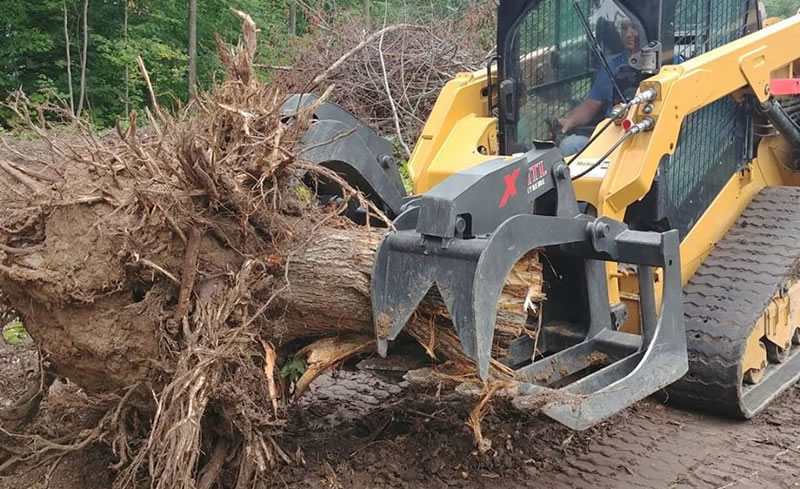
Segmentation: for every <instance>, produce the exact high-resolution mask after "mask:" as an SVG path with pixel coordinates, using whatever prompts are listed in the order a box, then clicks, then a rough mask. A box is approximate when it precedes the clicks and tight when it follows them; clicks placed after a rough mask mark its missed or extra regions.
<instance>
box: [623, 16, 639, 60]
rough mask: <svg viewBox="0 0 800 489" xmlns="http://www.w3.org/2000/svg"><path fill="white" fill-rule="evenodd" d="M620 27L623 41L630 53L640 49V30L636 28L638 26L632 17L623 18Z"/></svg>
mask: <svg viewBox="0 0 800 489" xmlns="http://www.w3.org/2000/svg"><path fill="white" fill-rule="evenodd" d="M620 28H621V30H622V32H621V34H622V43H623V44H624V45H625V49H626V50H627V51H628V53H635V52H637V51H639V31H637V30H636V26H634V25H633V22H632V21H631V19H628V18H625V19H623V20H622V23H621V24H620Z"/></svg>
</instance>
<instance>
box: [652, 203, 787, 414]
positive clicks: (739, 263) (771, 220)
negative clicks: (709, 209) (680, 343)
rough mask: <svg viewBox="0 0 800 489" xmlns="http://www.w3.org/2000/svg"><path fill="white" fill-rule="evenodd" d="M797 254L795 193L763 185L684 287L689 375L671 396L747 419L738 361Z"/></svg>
mask: <svg viewBox="0 0 800 489" xmlns="http://www.w3.org/2000/svg"><path fill="white" fill-rule="evenodd" d="M798 256H800V188H797V187H767V188H765V189H764V190H762V191H761V192H760V193H759V194H758V195H756V196H755V198H754V199H753V201H752V202H751V203H750V205H749V206H748V207H747V209H746V210H745V211H744V212H743V213H742V215H741V216H740V217H739V219H738V220H737V221H736V223H735V224H734V226H733V228H732V229H731V230H730V231H729V232H728V233H727V234H726V235H725V237H724V238H723V239H722V240H721V241H720V242H719V243H717V246H716V247H715V248H714V250H712V252H711V254H710V255H709V257H708V258H707V259H706V260H705V262H703V264H702V265H701V266H700V268H699V269H698V270H697V272H696V273H695V275H694V276H693V277H692V278H691V279H690V280H689V283H688V284H687V285H686V287H685V288H684V315H685V319H686V322H685V325H686V335H687V346H688V349H689V372H688V373H687V374H686V376H684V377H683V378H682V379H681V380H679V381H678V382H676V383H675V384H673V385H671V386H670V387H669V388H668V389H667V391H668V393H669V395H670V398H671V399H673V400H675V401H677V402H678V403H680V404H683V405H686V406H688V407H691V408H695V409H702V410H704V411H709V412H712V413H715V414H726V415H729V416H737V417H750V416H752V415H753V414H755V413H754V412H751V411H752V410H751V409H748V408H746V407H745V406H744V405H743V403H742V395H743V390H742V372H741V371H740V364H741V358H742V356H743V355H744V351H745V346H746V343H747V339H748V338H749V337H750V334H751V332H752V331H753V328H754V327H755V323H756V321H757V320H758V318H759V317H761V315H762V313H763V312H764V310H765V308H766V307H767V306H768V304H769V301H770V300H771V299H772V297H774V296H775V294H776V293H777V291H778V287H779V286H780V285H781V284H782V283H783V282H784V280H785V278H786V277H787V276H789V275H790V274H792V273H793V271H794V269H795V264H796V263H797V258H798ZM770 367H774V368H775V367H777V366H774V365H772V364H770ZM767 381H768V378H765V379H764V380H763V381H762V382H767Z"/></svg>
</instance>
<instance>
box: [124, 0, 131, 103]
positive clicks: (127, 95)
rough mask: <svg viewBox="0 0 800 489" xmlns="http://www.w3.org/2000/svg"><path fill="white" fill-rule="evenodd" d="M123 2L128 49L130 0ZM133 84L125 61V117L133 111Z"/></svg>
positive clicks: (125, 37) (125, 36)
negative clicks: (131, 84)
mask: <svg viewBox="0 0 800 489" xmlns="http://www.w3.org/2000/svg"><path fill="white" fill-rule="evenodd" d="M122 3H123V9H124V10H123V13H122V15H123V17H122V40H123V42H124V43H125V50H126V51H127V49H128V0H122ZM130 97H131V86H130V68H129V67H128V64H127V63H125V117H128V116H129V115H130V113H131V104H130V100H131V99H130Z"/></svg>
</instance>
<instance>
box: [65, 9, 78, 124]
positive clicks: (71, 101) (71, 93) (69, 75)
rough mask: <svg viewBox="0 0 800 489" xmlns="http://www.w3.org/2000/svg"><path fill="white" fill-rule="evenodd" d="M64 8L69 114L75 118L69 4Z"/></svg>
mask: <svg viewBox="0 0 800 489" xmlns="http://www.w3.org/2000/svg"><path fill="white" fill-rule="evenodd" d="M62 5H63V7H64V42H65V44H66V52H67V87H68V88H69V113H70V115H71V116H72V117H75V92H74V90H73V89H72V59H71V56H70V52H69V23H68V21H69V17H68V16H67V2H66V0H64V2H63V3H62Z"/></svg>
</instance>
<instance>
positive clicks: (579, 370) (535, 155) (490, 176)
mask: <svg viewBox="0 0 800 489" xmlns="http://www.w3.org/2000/svg"><path fill="white" fill-rule="evenodd" d="M404 209H405V210H404V212H403V213H402V214H400V216H399V217H398V218H397V219H396V220H395V222H394V225H395V229H394V230H392V231H390V232H389V233H388V234H387V235H386V237H385V239H384V240H383V242H382V244H381V245H380V247H379V249H378V252H377V256H376V260H375V266H374V270H373V275H372V307H373V315H374V321H375V332H376V335H377V341H378V350H379V353H380V354H381V355H386V354H387V349H388V342H389V341H390V340H394V339H395V338H397V336H398V334H400V332H401V331H402V329H403V328H404V326H405V325H406V323H407V322H408V320H409V318H410V317H411V315H412V314H413V313H414V311H415V310H416V309H417V307H418V305H419V303H420V301H422V299H423V298H424V297H425V295H426V294H427V293H428V291H429V290H430V289H431V288H432V287H434V286H435V287H436V288H437V289H438V291H439V293H440V294H441V297H442V299H443V301H444V303H445V305H446V306H447V309H448V311H449V312H450V316H451V318H452V320H453V326H454V327H455V329H456V331H457V333H458V336H459V338H460V340H461V344H462V346H463V349H464V352H465V353H466V354H467V355H468V356H469V357H470V358H472V359H473V360H474V361H475V362H476V364H477V366H478V373H479V375H480V377H481V378H482V379H486V378H487V376H488V372H489V360H490V355H491V346H492V340H493V336H494V323H495V316H496V314H497V303H498V299H499V297H500V294H501V291H502V289H503V285H504V283H505V280H506V277H507V276H508V274H509V272H510V271H511V269H512V267H513V266H514V265H515V264H516V263H517V261H518V260H520V258H522V257H523V256H524V255H526V254H527V253H528V252H529V251H531V250H536V249H538V250H541V251H542V252H543V253H544V254H545V255H551V254H552V255H553V256H556V255H558V256H560V257H562V260H566V261H567V262H569V263H571V264H572V266H571V267H568V268H570V269H571V270H573V272H572V275H569V274H567V276H562V277H561V281H562V282H563V281H566V282H567V283H570V281H574V284H575V290H576V291H581V292H579V293H576V294H574V296H575V297H574V300H571V299H570V300H565V299H564V298H563V297H549V298H548V300H547V301H546V302H545V303H544V305H543V308H544V309H546V310H547V309H549V310H548V311H547V312H548V314H547V320H546V321H545V323H544V324H543V327H542V334H543V336H545V337H543V338H542V342H541V343H540V345H543V344H545V343H546V344H547V345H550V351H549V352H548V354H547V355H538V354H537V353H538V352H534V351H533V344H532V342H531V341H529V340H528V341H525V340H520V341H519V342H518V343H517V344H515V345H512V348H511V350H512V352H513V358H511V359H506V362H507V363H509V364H510V365H513V366H514V367H515V380H516V381H518V382H519V385H518V387H519V389H518V390H519V393H520V394H521V395H524V396H531V395H537V394H539V393H547V392H552V391H553V390H555V389H558V390H561V391H562V392H565V393H568V394H574V395H573V396H552V399H561V398H568V399H569V400H568V401H567V400H553V401H551V402H549V403H547V404H546V405H545V406H544V408H543V411H544V413H545V414H547V415H548V416H550V417H552V418H554V419H556V420H558V421H559V422H561V423H563V424H565V425H567V426H569V427H571V428H573V429H578V430H580V429H585V428H588V427H590V426H592V425H594V424H596V423H597V422H599V421H601V420H603V419H605V418H606V417H608V416H610V415H612V414H614V413H616V412H618V411H619V410H621V409H624V408H625V407H627V406H629V405H631V404H633V403H635V402H637V401H639V400H641V399H643V398H644V397H646V396H648V395H650V394H652V393H654V392H656V391H657V390H659V389H662V388H664V387H665V386H667V385H669V384H671V383H672V382H674V381H676V380H677V379H679V378H680V377H682V376H683V375H684V374H685V373H686V371H687V368H688V367H687V353H686V337H685V332H684V328H683V305H682V297H681V272H680V254H679V237H678V232H677V231H668V232H665V233H656V232H640V231H633V230H630V229H628V227H627V226H626V225H625V224H623V223H621V222H618V221H615V220H611V219H608V218H593V217H591V216H589V215H586V214H582V213H581V212H580V211H579V206H578V202H577V201H576V198H575V192H574V189H573V186H572V180H571V178H570V172H569V167H568V166H567V165H566V164H565V163H564V161H563V158H562V156H561V154H560V153H559V152H558V151H557V150H555V149H534V150H531V151H529V152H528V153H525V154H523V155H518V156H515V157H511V158H498V159H496V160H492V161H489V162H487V163H484V164H481V165H478V166H475V167H473V168H470V169H467V170H464V171H462V172H459V173H457V174H454V175H452V176H451V177H449V178H447V179H446V180H444V181H443V182H442V183H440V184H439V185H438V186H436V187H435V188H433V189H431V190H430V191H429V192H428V193H426V194H424V195H421V196H419V197H416V198H413V199H411V200H408V201H407V202H406V204H405V206H404ZM606 262H616V263H618V264H627V265H631V266H633V267H634V268H635V269H637V270H638V279H639V288H640V294H639V303H640V315H641V335H634V334H629V333H624V332H621V331H619V330H618V326H619V321H615V320H614V316H615V315H614V314H612V306H611V305H610V304H609V294H608V282H607V273H606ZM655 268H661V269H662V270H663V274H658V277H659V280H661V286H662V288H661V291H662V294H661V307H660V310H659V309H658V308H657V298H656V289H655V285H654V283H655V282H656V279H655V278H656V273H655ZM565 273H566V272H565ZM575 308H582V309H583V310H584V315H583V317H585V318H586V320H585V321H582V322H579V323H576V322H575V321H574V320H569V319H564V318H574V317H575V314H572V313H570V311H569V309H575ZM562 313H563V314H562ZM598 358H602V359H603V361H602V362H601V363H602V365H597V363H598V362H597V359H598ZM598 367H599V368H598Z"/></svg>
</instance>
